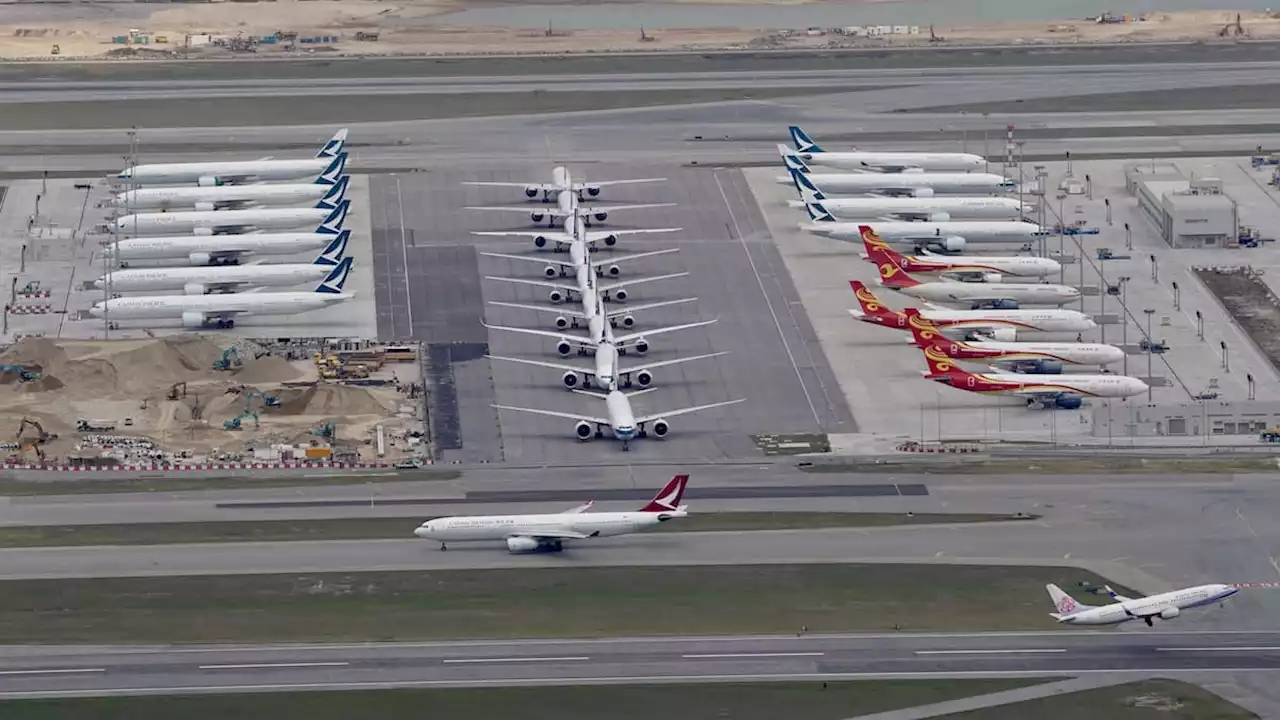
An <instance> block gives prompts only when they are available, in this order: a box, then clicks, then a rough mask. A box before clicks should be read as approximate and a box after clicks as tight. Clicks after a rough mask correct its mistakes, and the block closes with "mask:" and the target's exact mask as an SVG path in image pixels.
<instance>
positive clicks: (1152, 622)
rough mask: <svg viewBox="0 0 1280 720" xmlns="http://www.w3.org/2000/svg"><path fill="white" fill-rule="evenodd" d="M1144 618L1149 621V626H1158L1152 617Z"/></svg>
mask: <svg viewBox="0 0 1280 720" xmlns="http://www.w3.org/2000/svg"><path fill="white" fill-rule="evenodd" d="M1142 619H1143V620H1146V621H1147V627H1155V626H1156V624H1155V621H1153V620H1152V619H1151V618H1149V617H1146V618H1142Z"/></svg>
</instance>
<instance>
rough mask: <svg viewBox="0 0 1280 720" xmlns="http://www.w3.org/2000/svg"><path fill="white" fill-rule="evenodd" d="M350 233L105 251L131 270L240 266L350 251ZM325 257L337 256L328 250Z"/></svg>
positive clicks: (160, 241)
mask: <svg viewBox="0 0 1280 720" xmlns="http://www.w3.org/2000/svg"><path fill="white" fill-rule="evenodd" d="M350 238H351V231H350V230H342V231H340V232H338V231H335V232H328V231H323V232H318V233H263V234H251V235H213V236H209V235H177V236H170V237H145V238H132V239H129V240H121V241H119V242H116V243H114V244H111V245H108V246H106V247H104V248H103V249H102V252H103V253H105V254H106V256H107V257H108V258H110V259H112V260H115V261H117V262H119V263H120V266H121V267H128V264H129V261H130V260H171V259H177V258H187V260H188V261H189V262H190V263H191V264H192V265H237V264H239V262H240V260H242V259H243V258H245V257H247V256H250V255H299V254H301V253H304V252H310V251H312V250H318V249H320V248H328V247H332V246H333V244H334V243H335V242H338V241H339V240H340V241H341V245H340V247H342V248H344V250H345V248H346V246H347V241H348V240H349V239H350ZM325 254H326V255H329V256H330V257H334V255H333V253H331V252H330V251H329V250H327V249H326V250H325Z"/></svg>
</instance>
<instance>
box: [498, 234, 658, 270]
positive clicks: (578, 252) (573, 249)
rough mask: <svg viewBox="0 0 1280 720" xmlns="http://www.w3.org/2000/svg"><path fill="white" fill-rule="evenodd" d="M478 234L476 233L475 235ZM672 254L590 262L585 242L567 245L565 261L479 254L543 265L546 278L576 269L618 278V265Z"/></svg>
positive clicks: (611, 257)
mask: <svg viewBox="0 0 1280 720" xmlns="http://www.w3.org/2000/svg"><path fill="white" fill-rule="evenodd" d="M476 234H478V233H476ZM674 252H680V248H669V249H666V250H650V251H647V252H641V253H631V254H628V255H612V256H610V257H608V258H606V259H604V260H592V259H591V253H590V248H589V246H588V244H587V243H586V242H578V241H575V242H573V243H571V244H570V245H569V257H568V258H565V259H560V258H554V257H552V258H548V257H545V256H541V255H508V254H506V253H491V252H484V253H480V254H481V255H484V256H485V257H491V258H500V259H503V260H519V261H523V262H535V263H545V265H544V267H543V268H542V274H543V275H545V276H546V277H547V278H554V277H563V276H565V275H567V274H569V273H570V272H574V273H576V271H577V269H578V268H581V267H586V268H590V269H591V271H593V272H594V273H595V274H596V275H597V276H603V275H606V274H607V275H608V276H609V277H618V276H619V275H621V274H622V268H621V267H620V265H619V264H620V263H624V262H630V261H632V260H639V259H641V258H648V257H656V256H658V255H669V254H671V253H674Z"/></svg>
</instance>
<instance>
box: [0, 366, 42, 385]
mask: <svg viewBox="0 0 1280 720" xmlns="http://www.w3.org/2000/svg"><path fill="white" fill-rule="evenodd" d="M3 373H13V374H15V375H17V376H18V379H19V380H21V381H22V382H31V381H32V380H39V379H40V377H41V375H40V370H39V369H37V368H36V367H35V366H31V365H0V374H3Z"/></svg>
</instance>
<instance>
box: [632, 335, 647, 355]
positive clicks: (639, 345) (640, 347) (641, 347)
mask: <svg viewBox="0 0 1280 720" xmlns="http://www.w3.org/2000/svg"><path fill="white" fill-rule="evenodd" d="M632 347H634V348H635V349H636V352H637V353H639V354H641V355H644V354H645V353H647V352H649V341H648V340H645V339H644V338H639V339H638V340H636V344H635V345H632Z"/></svg>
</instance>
